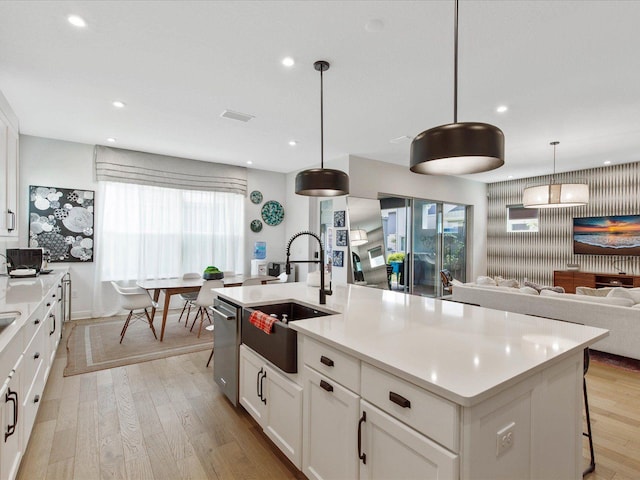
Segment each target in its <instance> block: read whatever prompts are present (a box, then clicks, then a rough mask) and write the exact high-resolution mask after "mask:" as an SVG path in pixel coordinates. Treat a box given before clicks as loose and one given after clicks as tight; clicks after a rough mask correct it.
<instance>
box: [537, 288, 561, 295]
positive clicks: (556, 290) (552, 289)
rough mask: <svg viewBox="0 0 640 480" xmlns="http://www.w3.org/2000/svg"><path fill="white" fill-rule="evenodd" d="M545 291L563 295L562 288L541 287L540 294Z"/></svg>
mask: <svg viewBox="0 0 640 480" xmlns="http://www.w3.org/2000/svg"><path fill="white" fill-rule="evenodd" d="M545 290H549V291H551V292H554V293H564V288H563V287H541V288H540V293H541V294H542V292H543V291H545Z"/></svg>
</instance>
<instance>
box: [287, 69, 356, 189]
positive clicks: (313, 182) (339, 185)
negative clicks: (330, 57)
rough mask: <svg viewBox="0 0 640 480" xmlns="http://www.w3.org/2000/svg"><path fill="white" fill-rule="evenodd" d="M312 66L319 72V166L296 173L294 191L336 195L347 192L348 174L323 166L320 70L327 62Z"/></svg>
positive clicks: (322, 70)
mask: <svg viewBox="0 0 640 480" xmlns="http://www.w3.org/2000/svg"><path fill="white" fill-rule="evenodd" d="M313 67H314V68H315V69H316V70H317V71H319V72H320V168H312V169H310V170H303V171H302V172H300V173H298V175H296V193H297V194H298V195H306V196H308V197H336V196H338V195H346V194H348V193H349V176H348V175H347V174H346V173H344V172H343V171H341V170H333V169H331V168H324V105H323V103H324V102H323V100H324V99H323V85H322V72H326V71H327V70H329V62H325V61H324V60H318V61H317V62H315V63H314V64H313Z"/></svg>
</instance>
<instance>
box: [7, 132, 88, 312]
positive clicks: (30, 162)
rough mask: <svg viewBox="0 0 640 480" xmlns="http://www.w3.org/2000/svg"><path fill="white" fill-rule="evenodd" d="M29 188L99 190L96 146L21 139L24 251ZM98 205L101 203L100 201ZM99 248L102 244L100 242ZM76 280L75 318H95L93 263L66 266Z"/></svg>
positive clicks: (22, 233)
mask: <svg viewBox="0 0 640 480" xmlns="http://www.w3.org/2000/svg"><path fill="white" fill-rule="evenodd" d="M29 185H41V186H51V187H61V188H77V189H82V190H97V187H98V185H97V183H96V182H95V180H94V175H93V145H86V144H82V143H73V142H63V141H61V140H53V139H49V138H41V137H32V136H29V135H20V185H19V188H20V215H19V217H20V219H19V223H20V247H26V246H28V241H29V224H28V220H29V206H28V200H29V199H28V197H29ZM96 201H97V202H99V201H100V199H99V198H98V199H96ZM96 248H100V241H99V239H96ZM65 265H67V266H68V267H69V271H70V272H71V280H72V291H71V297H72V298H71V307H72V309H73V311H72V312H71V314H72V318H86V317H90V316H91V311H92V307H93V276H94V264H93V263H75V262H69V263H65Z"/></svg>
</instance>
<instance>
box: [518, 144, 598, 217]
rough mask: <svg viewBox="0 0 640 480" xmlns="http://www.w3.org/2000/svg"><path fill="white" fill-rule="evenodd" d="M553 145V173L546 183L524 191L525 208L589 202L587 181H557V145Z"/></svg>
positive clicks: (576, 204) (523, 203)
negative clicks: (549, 180)
mask: <svg viewBox="0 0 640 480" xmlns="http://www.w3.org/2000/svg"><path fill="white" fill-rule="evenodd" d="M559 143H560V142H551V143H550V144H549V145H553V175H552V176H551V182H550V183H548V184H546V185H537V186H532V187H527V188H525V189H524V192H523V193H522V205H523V206H524V207H525V208H558V207H579V206H581V205H586V204H587V203H589V185H587V183H586V182H574V183H555V175H556V145H558V144H559Z"/></svg>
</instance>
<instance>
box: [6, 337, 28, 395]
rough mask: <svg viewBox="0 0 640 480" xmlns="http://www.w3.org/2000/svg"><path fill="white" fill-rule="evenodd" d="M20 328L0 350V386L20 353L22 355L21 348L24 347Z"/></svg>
mask: <svg viewBox="0 0 640 480" xmlns="http://www.w3.org/2000/svg"><path fill="white" fill-rule="evenodd" d="M22 330H23V329H20V331H19V332H18V333H17V335H16V336H15V337H13V339H12V340H11V341H10V342H9V343H8V344H7V346H6V347H4V350H2V351H1V352H0V387H1V386H2V384H3V383H4V381H5V380H6V378H7V377H8V376H9V374H10V373H11V370H13V367H14V366H15V364H16V362H17V361H18V359H19V358H20V355H22V349H23V348H24V345H23V343H22V333H23V332H22Z"/></svg>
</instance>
